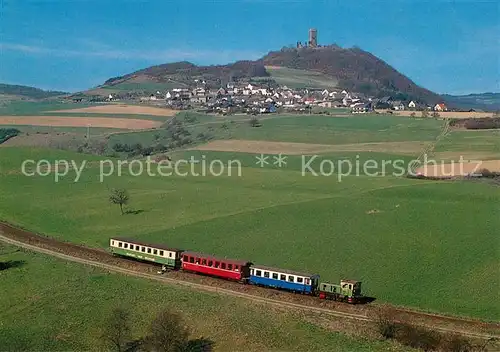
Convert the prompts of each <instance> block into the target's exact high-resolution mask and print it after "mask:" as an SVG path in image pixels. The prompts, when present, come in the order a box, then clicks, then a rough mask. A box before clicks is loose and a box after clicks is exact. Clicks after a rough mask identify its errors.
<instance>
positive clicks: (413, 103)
mask: <svg viewBox="0 0 500 352" xmlns="http://www.w3.org/2000/svg"><path fill="white" fill-rule="evenodd" d="M408 107H409V108H416V107H417V104H415V102H414V101H413V100H412V101H410V103H409V104H408Z"/></svg>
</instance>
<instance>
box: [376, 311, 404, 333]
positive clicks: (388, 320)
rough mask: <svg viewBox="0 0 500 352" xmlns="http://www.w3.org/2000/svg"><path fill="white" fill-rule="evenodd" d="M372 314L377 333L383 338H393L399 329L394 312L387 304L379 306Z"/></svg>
mask: <svg viewBox="0 0 500 352" xmlns="http://www.w3.org/2000/svg"><path fill="white" fill-rule="evenodd" d="M373 315H374V320H375V324H376V326H377V330H378V332H379V334H380V335H381V336H382V337H383V338H385V339H393V338H395V337H396V333H397V332H398V329H399V325H398V323H397V322H396V312H395V311H394V310H393V309H392V308H391V307H389V306H380V307H378V308H377V309H376V310H375V311H374V312H373Z"/></svg>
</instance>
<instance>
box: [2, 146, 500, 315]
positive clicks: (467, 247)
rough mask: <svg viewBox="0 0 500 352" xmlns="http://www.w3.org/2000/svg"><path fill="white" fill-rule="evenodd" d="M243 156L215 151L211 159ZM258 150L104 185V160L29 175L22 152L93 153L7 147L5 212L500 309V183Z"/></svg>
mask: <svg viewBox="0 0 500 352" xmlns="http://www.w3.org/2000/svg"><path fill="white" fill-rule="evenodd" d="M197 155H200V154H197ZM235 156H237V155H233V154H231V153H229V154H228V153H211V154H207V160H211V159H213V158H216V157H217V158H220V159H221V160H227V159H230V158H233V157H235ZM337 156H338V157H340V155H337ZM246 157H247V159H246V161H243V162H242V164H243V166H244V165H245V164H246V165H248V166H249V167H243V169H242V175H241V177H238V176H237V172H236V170H234V172H233V174H232V176H231V177H229V176H220V177H214V176H212V177H209V176H207V177H200V176H198V177H197V176H187V177H182V176H170V177H160V176H157V177H150V176H147V175H143V176H139V177H133V176H131V175H127V172H124V175H122V177H118V176H112V177H108V178H105V179H104V182H103V183H100V182H99V176H98V172H99V170H98V168H96V167H90V168H89V169H86V170H85V171H84V172H83V175H82V176H81V179H80V181H79V182H77V183H74V182H73V180H74V174H71V173H70V174H69V175H68V176H67V177H66V178H64V179H63V180H62V181H60V182H58V183H55V182H54V180H53V179H51V178H50V177H35V178H33V177H23V176H22V175H21V174H20V169H19V163H20V160H24V159H26V158H30V159H40V158H44V159H49V160H55V159H76V160H82V159H83V158H85V156H83V155H78V154H71V153H64V152H50V153H47V152H46V151H43V150H40V151H37V150H30V149H11V148H3V149H2V150H0V167H1V169H0V174H1V176H0V177H1V182H0V197H1V198H2V203H1V204H0V218H1V219H5V220H8V221H11V222H13V223H16V224H19V225H22V226H24V227H26V228H29V229H32V230H34V231H39V232H42V233H46V234H49V235H51V236H54V237H56V238H60V239H64V240H69V241H75V242H77V243H83V244H87V245H91V246H96V247H105V246H106V243H107V240H108V238H109V237H110V236H115V235H121V236H125V235H126V236H131V237H137V238H141V239H145V240H154V241H161V242H165V243H168V244H170V245H172V246H178V247H182V248H187V249H193V250H199V251H204V252H209V253H214V254H217V255H223V256H228V257H236V258H250V259H251V260H253V261H254V262H256V263H262V264H267V265H275V266H281V267H284V268H289V269H297V270H307V271H314V272H317V273H319V274H321V275H322V276H323V278H324V279H328V280H334V281H338V280H339V279H340V278H353V279H359V280H362V281H363V282H364V289H365V292H366V293H367V294H369V295H372V296H374V297H376V298H377V299H378V300H379V301H387V302H392V303H395V304H399V305H405V306H411V307H419V308H422V309H427V310H431V311H438V312H444V313H453V314H460V315H469V316H475V317H480V318H485V319H496V318H498V315H499V313H500V307H499V305H498V302H497V300H496V296H497V288H498V286H499V285H500V281H499V278H500V275H498V274H499V271H498V270H499V269H498V268H499V258H498V244H499V242H498V236H496V229H497V228H498V227H499V226H500V220H499V219H498V217H497V216H496V214H498V199H499V197H500V189H498V188H493V187H492V186H490V185H487V184H482V183H466V182H448V183H443V182H432V181H419V180H409V179H404V178H396V177H391V176H386V177H368V176H365V175H360V176H349V177H345V178H343V179H342V182H338V179H337V177H336V175H332V176H330V177H326V176H319V177H314V176H313V175H311V174H308V175H306V176H302V174H301V172H300V165H299V164H297V161H296V160H295V161H293V162H291V164H290V165H289V166H290V167H287V168H282V169H279V168H277V167H272V168H256V167H255V165H252V162H253V161H252V160H251V158H252V156H248V155H247V156H246ZM331 157H332V158H333V157H335V155H332V156H331ZM365 157H366V158H368V157H370V158H373V159H375V160H377V159H379V160H380V159H382V158H385V157H390V155H371V156H370V155H369V154H367V155H366V156H365ZM242 158H243V156H242ZM94 160H96V159H94ZM292 164H294V165H292ZM94 165H95V164H94ZM250 166H251V167H250ZM297 166H298V167H299V168H297ZM198 167H199V166H198ZM316 168H317V167H316ZM153 170H154V169H153ZM118 186H123V187H126V188H127V189H128V190H129V191H130V193H131V199H132V200H131V203H130V206H129V208H130V209H133V210H142V211H143V212H142V213H140V214H138V215H126V216H122V215H120V212H119V209H118V208H117V207H116V206H111V205H109V204H108V202H107V194H108V193H107V187H118ZM34 199H36V202H33V200H34ZM55 200H56V201H55ZM26 204H30V206H29V207H28V208H27V207H26ZM472 214H474V215H473V216H472ZM457 263H460V265H457ZM471 297H473V299H471Z"/></svg>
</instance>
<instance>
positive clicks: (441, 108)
mask: <svg viewBox="0 0 500 352" xmlns="http://www.w3.org/2000/svg"><path fill="white" fill-rule="evenodd" d="M446 110H448V108H447V107H446V105H444V104H443V103H441V104H436V106H434V111H446Z"/></svg>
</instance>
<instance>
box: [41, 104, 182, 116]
mask: <svg viewBox="0 0 500 352" xmlns="http://www.w3.org/2000/svg"><path fill="white" fill-rule="evenodd" d="M50 112H58V113H59V112H64V113H82V112H83V113H92V114H130V115H153V116H174V115H175V114H177V113H178V112H179V111H177V110H172V109H163V108H156V107H154V106H139V105H127V104H108V105H100V106H91V107H88V108H78V109H68V110H55V111H50Z"/></svg>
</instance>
